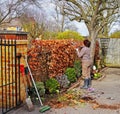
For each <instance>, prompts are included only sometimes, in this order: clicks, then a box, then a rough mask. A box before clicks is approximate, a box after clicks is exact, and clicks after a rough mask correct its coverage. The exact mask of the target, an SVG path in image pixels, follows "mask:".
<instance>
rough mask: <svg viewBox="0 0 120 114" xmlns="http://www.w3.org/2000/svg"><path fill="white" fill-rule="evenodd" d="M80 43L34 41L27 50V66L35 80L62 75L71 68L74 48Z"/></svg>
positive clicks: (70, 41)
mask: <svg viewBox="0 0 120 114" xmlns="http://www.w3.org/2000/svg"><path fill="white" fill-rule="evenodd" d="M82 45H83V44H82V42H78V41H73V40H35V41H33V42H32V47H31V49H29V50H28V58H29V59H28V60H29V65H30V68H31V70H32V73H33V75H34V76H35V79H36V80H43V81H44V80H45V77H55V76H58V75H62V74H63V73H64V71H65V69H66V68H67V67H72V66H73V63H74V60H75V58H76V51H75V48H76V46H82Z"/></svg>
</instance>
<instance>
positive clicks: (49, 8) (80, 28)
mask: <svg viewBox="0 0 120 114" xmlns="http://www.w3.org/2000/svg"><path fill="white" fill-rule="evenodd" d="M43 9H44V10H45V12H46V13H47V14H48V15H49V16H51V14H53V13H55V11H54V5H53V4H52V3H49V2H47V3H45V4H43ZM71 23H73V24H74V25H75V26H76V27H77V32H79V33H80V34H81V35H83V36H88V35H89V33H88V30H87V27H86V25H85V23H84V22H77V21H72V22H71Z"/></svg>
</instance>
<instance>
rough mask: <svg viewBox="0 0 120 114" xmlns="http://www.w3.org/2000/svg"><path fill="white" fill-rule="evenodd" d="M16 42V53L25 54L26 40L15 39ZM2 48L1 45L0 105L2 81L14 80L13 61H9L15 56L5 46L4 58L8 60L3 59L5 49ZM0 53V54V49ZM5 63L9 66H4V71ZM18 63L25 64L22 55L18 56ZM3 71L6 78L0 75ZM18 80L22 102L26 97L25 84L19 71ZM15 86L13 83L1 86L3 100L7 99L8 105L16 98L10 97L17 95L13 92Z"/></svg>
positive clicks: (0, 101) (0, 102)
mask: <svg viewBox="0 0 120 114" xmlns="http://www.w3.org/2000/svg"><path fill="white" fill-rule="evenodd" d="M16 44H17V46H16V47H17V53H21V54H22V55H27V40H17V41H16ZM4 48H5V47H4V46H2V55H1V58H0V59H1V60H0V64H1V62H2V66H3V67H2V68H1V67H0V107H1V105H2V87H1V85H2V81H3V84H4V83H10V82H12V81H13V80H14V81H15V78H14V77H15V63H11V61H12V59H15V56H14V55H13V56H11V54H10V53H12V51H13V50H12V48H11V47H9V52H7V50H8V49H7V48H8V47H6V58H7V59H8V58H9V60H5V57H4V55H5V49H4ZM0 54H1V49H0ZM5 61H6V63H5ZM5 64H9V67H7V68H6V71H5ZM20 64H21V65H24V66H26V65H25V60H24V58H23V57H21V58H20ZM6 66H7V65H6ZM11 69H14V70H12V72H11ZM1 70H2V71H3V72H2V73H3V74H2V73H1ZM5 72H6V78H5V77H4V76H2V75H4V73H5ZM16 73H18V71H16ZM20 82H21V83H20V90H21V91H20V95H21V101H23V102H24V101H25V98H26V91H25V88H26V87H25V84H24V78H23V76H22V73H20ZM15 86H16V85H15V84H12V85H8V86H5V87H4V88H3V90H4V91H3V92H4V93H3V95H4V99H3V102H5V103H6V101H7V103H8V104H9V105H11V104H13V102H14V104H15V102H16V100H15V98H12V97H16V96H17V95H16V94H15ZM9 88H10V89H9ZM6 96H7V97H6ZM9 99H10V101H9ZM5 103H4V104H5Z"/></svg>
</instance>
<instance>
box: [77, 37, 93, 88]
mask: <svg viewBox="0 0 120 114" xmlns="http://www.w3.org/2000/svg"><path fill="white" fill-rule="evenodd" d="M83 43H84V46H83V48H82V49H81V50H79V48H76V51H77V55H78V57H80V58H81V60H82V76H83V78H84V85H83V86H82V87H81V89H87V88H89V87H90V86H91V77H90V71H91V58H90V44H91V42H90V41H89V40H87V39H86V40H84V41H83Z"/></svg>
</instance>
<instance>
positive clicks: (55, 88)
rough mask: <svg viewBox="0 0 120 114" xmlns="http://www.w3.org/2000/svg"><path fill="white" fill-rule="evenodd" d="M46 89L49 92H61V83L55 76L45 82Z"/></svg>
mask: <svg viewBox="0 0 120 114" xmlns="http://www.w3.org/2000/svg"><path fill="white" fill-rule="evenodd" d="M45 86H46V90H48V91H49V93H51V94H53V93H57V92H59V88H60V84H59V83H58V81H57V80H56V79H55V78H50V79H48V80H47V81H46V82H45Z"/></svg>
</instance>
